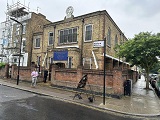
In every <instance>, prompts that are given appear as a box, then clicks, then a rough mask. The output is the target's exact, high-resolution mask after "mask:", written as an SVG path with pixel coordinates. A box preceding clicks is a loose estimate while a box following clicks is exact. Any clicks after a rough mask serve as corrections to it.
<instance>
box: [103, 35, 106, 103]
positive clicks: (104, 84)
mask: <svg viewBox="0 0 160 120" xmlns="http://www.w3.org/2000/svg"><path fill="white" fill-rule="evenodd" d="M105 58H106V37H105V38H104V66H103V67H104V73H103V75H104V77H103V105H105V103H106V102H105V100H106V97H105V96H106V89H105V88H106V61H105Z"/></svg>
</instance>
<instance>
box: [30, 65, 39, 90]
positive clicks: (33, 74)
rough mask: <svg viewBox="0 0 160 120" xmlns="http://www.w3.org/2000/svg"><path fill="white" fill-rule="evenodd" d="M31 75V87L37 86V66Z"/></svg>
mask: <svg viewBox="0 0 160 120" xmlns="http://www.w3.org/2000/svg"><path fill="white" fill-rule="evenodd" d="M31 77H32V83H31V87H35V86H36V82H37V77H38V72H37V71H36V68H35V69H34V70H33V71H32V73H31Z"/></svg>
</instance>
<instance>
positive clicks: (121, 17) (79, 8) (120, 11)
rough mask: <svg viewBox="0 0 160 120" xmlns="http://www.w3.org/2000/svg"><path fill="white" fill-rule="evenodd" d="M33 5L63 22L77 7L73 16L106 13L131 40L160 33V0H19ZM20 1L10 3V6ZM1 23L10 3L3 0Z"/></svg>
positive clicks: (52, 19)
mask: <svg viewBox="0 0 160 120" xmlns="http://www.w3.org/2000/svg"><path fill="white" fill-rule="evenodd" d="M19 1H21V3H23V4H24V3H25V5H26V6H28V5H29V7H30V8H31V11H34V12H36V10H37V7H39V9H38V12H40V13H42V14H44V15H45V16H46V17H47V19H48V20H50V21H52V22H55V21H59V20H63V19H64V17H65V15H66V13H65V11H66V9H67V7H68V6H72V7H73V8H74V12H73V15H74V16H80V15H83V14H87V13H91V12H95V11H99V10H106V11H107V12H108V13H109V14H110V16H111V17H112V19H113V20H114V21H115V22H116V24H117V25H118V26H119V28H120V29H121V30H122V31H123V32H124V34H125V35H126V37H127V38H132V37H134V35H135V34H138V33H139V32H145V31H149V32H152V33H157V32H160V7H159V5H160V0H19ZM13 2H14V3H16V2H17V0H8V3H9V4H10V5H11V4H12V3H13ZM0 6H1V7H0V22H3V21H5V11H6V9H7V7H6V6H7V0H0Z"/></svg>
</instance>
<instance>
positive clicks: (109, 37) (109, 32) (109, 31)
mask: <svg viewBox="0 0 160 120" xmlns="http://www.w3.org/2000/svg"><path fill="white" fill-rule="evenodd" d="M107 44H108V45H109V46H111V29H110V28H109V29H108V34H107Z"/></svg>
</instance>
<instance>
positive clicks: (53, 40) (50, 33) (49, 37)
mask: <svg viewBox="0 0 160 120" xmlns="http://www.w3.org/2000/svg"><path fill="white" fill-rule="evenodd" d="M51 33H52V34H53V36H52V44H50V34H51ZM53 41H54V33H53V32H49V33H48V46H51V45H53Z"/></svg>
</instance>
